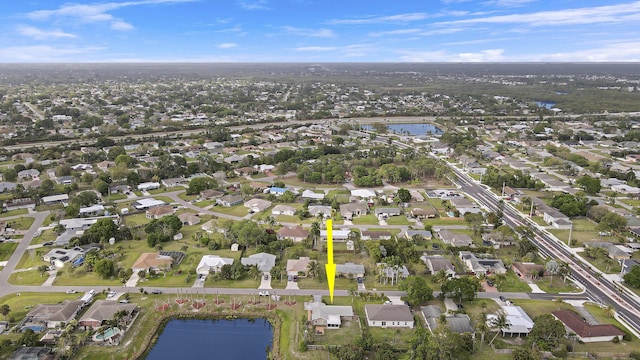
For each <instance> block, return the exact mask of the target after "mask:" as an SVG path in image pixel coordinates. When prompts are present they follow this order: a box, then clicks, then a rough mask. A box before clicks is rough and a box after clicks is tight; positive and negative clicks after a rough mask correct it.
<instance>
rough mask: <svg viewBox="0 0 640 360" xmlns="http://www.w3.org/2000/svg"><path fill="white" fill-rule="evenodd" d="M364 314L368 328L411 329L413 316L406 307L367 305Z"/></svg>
mask: <svg viewBox="0 0 640 360" xmlns="http://www.w3.org/2000/svg"><path fill="white" fill-rule="evenodd" d="M364 312H365V314H366V316H367V323H368V324H369V326H375V327H383V328H388V327H399V328H410V329H413V325H414V321H413V314H411V309H410V308H409V306H407V305H391V304H383V305H378V304H367V305H365V306H364Z"/></svg>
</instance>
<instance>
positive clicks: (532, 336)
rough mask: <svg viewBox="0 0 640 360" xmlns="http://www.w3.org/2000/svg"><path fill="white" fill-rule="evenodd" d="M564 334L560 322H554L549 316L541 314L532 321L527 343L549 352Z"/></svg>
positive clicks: (554, 319)
mask: <svg viewBox="0 0 640 360" xmlns="http://www.w3.org/2000/svg"><path fill="white" fill-rule="evenodd" d="M565 334H566V331H565V328H564V324H562V321H560V320H556V318H554V317H553V315H551V314H542V315H540V316H538V317H536V318H535V319H533V328H532V329H531V332H530V333H529V336H528V337H527V341H529V342H531V343H533V344H534V345H536V346H537V348H538V349H540V350H551V349H555V347H556V345H557V344H558V343H559V341H560V339H562V338H563V337H564V335H565Z"/></svg>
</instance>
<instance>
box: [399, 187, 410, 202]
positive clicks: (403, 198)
mask: <svg viewBox="0 0 640 360" xmlns="http://www.w3.org/2000/svg"><path fill="white" fill-rule="evenodd" d="M396 198H397V199H399V200H400V202H402V203H408V202H409V201H411V193H410V192H409V190H407V189H402V188H400V189H398V191H397V192H396Z"/></svg>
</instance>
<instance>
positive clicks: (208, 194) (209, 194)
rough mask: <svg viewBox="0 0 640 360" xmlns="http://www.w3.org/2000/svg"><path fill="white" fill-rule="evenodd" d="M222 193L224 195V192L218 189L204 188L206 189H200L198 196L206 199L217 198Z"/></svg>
mask: <svg viewBox="0 0 640 360" xmlns="http://www.w3.org/2000/svg"><path fill="white" fill-rule="evenodd" d="M223 195H224V192H222V191H220V190H214V189H206V190H202V191H200V197H201V198H203V199H207V200H211V199H217V198H219V197H221V196H223Z"/></svg>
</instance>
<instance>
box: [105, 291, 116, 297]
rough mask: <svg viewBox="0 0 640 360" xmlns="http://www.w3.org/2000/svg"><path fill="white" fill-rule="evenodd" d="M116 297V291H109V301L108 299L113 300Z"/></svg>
mask: <svg viewBox="0 0 640 360" xmlns="http://www.w3.org/2000/svg"><path fill="white" fill-rule="evenodd" d="M115 295H116V292H115V291H113V290H111V291H109V292H108V293H107V299H108V298H112V297H114V296H115Z"/></svg>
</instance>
